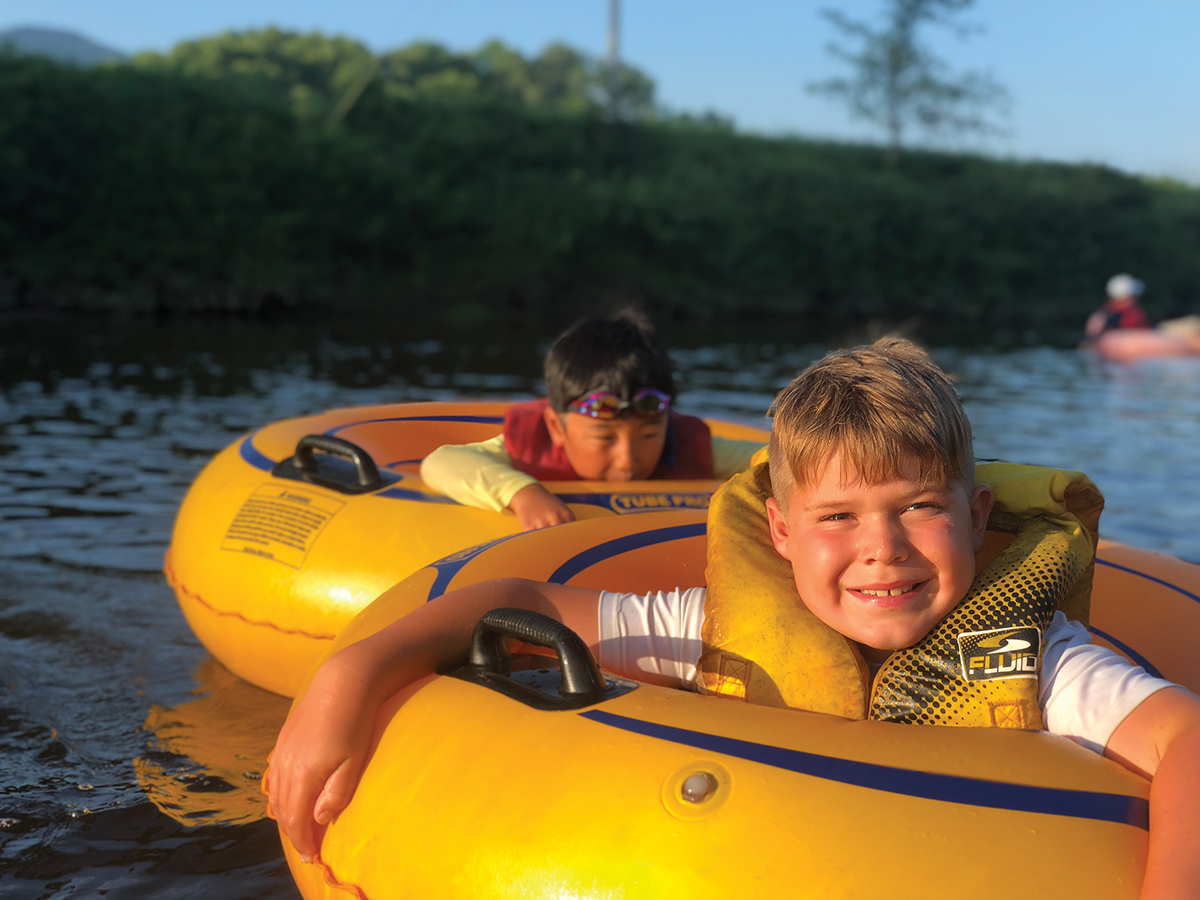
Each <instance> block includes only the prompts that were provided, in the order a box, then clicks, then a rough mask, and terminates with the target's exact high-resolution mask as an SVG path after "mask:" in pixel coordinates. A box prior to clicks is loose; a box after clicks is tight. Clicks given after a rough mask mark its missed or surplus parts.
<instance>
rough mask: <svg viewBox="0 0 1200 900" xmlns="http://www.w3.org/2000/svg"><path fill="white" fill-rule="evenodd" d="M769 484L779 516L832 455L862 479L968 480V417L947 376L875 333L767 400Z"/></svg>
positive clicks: (908, 346) (897, 341) (910, 348)
mask: <svg viewBox="0 0 1200 900" xmlns="http://www.w3.org/2000/svg"><path fill="white" fill-rule="evenodd" d="M770 414H771V415H773V416H774V419H775V421H774V425H773V427H772V429H771V464H770V471H771V490H772V493H774V495H775V500H776V502H777V503H779V505H780V507H781V508H782V509H783V511H784V512H785V513H786V512H787V508H788V501H789V500H790V499H791V496H792V492H793V491H794V490H795V488H796V487H797V486H800V487H809V486H811V485H813V484H815V483H816V482H817V481H818V480H819V479H820V478H821V473H822V471H823V470H824V468H825V465H826V464H827V463H828V461H829V459H830V457H831V456H832V455H833V454H835V453H836V454H838V455H839V457H840V459H841V461H842V466H843V471H846V472H854V473H857V474H858V476H859V477H860V478H861V479H862V480H863V481H864V482H866V483H868V484H876V483H879V482H882V481H887V480H890V479H892V478H899V477H910V476H911V475H912V473H913V470H914V469H915V472H916V477H917V479H918V480H919V481H921V482H922V483H926V484H938V485H940V486H944V485H949V484H952V483H954V482H960V483H963V484H966V485H967V486H968V487H971V486H973V484H974V481H975V458H974V451H973V449H972V444H971V424H970V422H968V421H967V414H966V412H964V410H963V407H962V402H961V401H960V400H959V398H958V394H956V393H955V392H954V386H953V385H952V384H951V383H950V379H949V378H947V377H946V374H945V373H944V372H943V371H942V370H941V369H939V368H938V367H937V366H936V365H935V364H934V362H933V360H932V359H930V358H929V355H928V354H927V353H926V352H925V351H924V350H922V349H921V348H920V347H918V346H917V345H916V344H914V343H912V342H911V341H906V340H903V339H901V338H887V337H885V338H882V339H880V340H878V341H876V342H875V343H874V344H872V345H870V346H869V347H855V348H854V349H852V350H839V351H837V352H835V353H830V354H828V355H827V356H826V357H825V358H824V359H821V360H818V361H817V362H815V363H813V364H812V365H811V366H809V367H808V368H806V369H805V370H804V371H803V372H801V373H800V374H799V375H797V376H796V378H795V379H794V380H793V381H792V383H791V384H789V385H788V386H787V387H786V388H784V389H783V390H782V391H780V393H779V396H778V397H776V398H775V403H774V404H772V406H771V411H770Z"/></svg>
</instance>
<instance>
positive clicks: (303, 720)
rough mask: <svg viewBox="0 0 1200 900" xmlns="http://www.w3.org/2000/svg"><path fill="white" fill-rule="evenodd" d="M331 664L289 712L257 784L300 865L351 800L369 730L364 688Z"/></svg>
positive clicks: (333, 661)
mask: <svg viewBox="0 0 1200 900" xmlns="http://www.w3.org/2000/svg"><path fill="white" fill-rule="evenodd" d="M337 660H338V657H336V656H335V657H333V658H332V659H331V660H330V661H329V662H328V663H326V664H325V665H324V666H323V667H322V668H321V670H320V671H319V672H318V673H317V675H316V677H315V678H314V679H313V681H312V684H310V685H309V687H308V690H306V691H305V692H304V694H303V695H302V696H301V697H300V699H299V700H298V701H297V703H296V705H295V706H294V707H293V708H292V711H291V714H290V715H289V716H288V719H287V722H286V723H284V726H283V730H282V731H280V732H279V739H278V741H277V742H276V744H275V749H274V750H273V751H272V752H271V757H270V765H269V766H268V768H267V771H266V774H265V775H264V776H263V781H262V789H263V791H264V792H265V793H266V794H267V796H268V798H269V801H268V804H267V812H268V813H269V814H270V815H271V816H272V817H273V818H275V819H276V820H278V822H279V827H280V828H281V829H282V831H283V833H284V834H285V835H287V838H288V840H290V841H291V842H292V844H293V846H295V848H296V850H297V852H298V853H299V854H300V856H301V857H302V858H303V859H304V860H305V861H306V862H307V861H310V860H311V859H312V857H313V856H314V855H315V854H316V853H317V851H318V850H319V849H320V847H321V838H322V837H323V836H324V832H325V826H326V825H327V824H329V822H330V821H332V820H333V818H334V816H336V815H337V814H338V813H339V812H341V811H342V810H343V809H345V807H346V805H347V804H348V803H349V802H350V798H351V797H352V796H354V789H355V788H356V787H357V786H358V780H359V777H360V776H361V775H362V770H363V766H364V765H365V764H366V759H367V754H368V752H369V750H370V745H371V737H372V733H373V731H374V727H375V713H376V710H375V709H374V707H373V706H372V703H371V701H370V699H369V697H368V691H367V689H366V685H364V684H362V683H361V682H359V681H358V679H356V678H355V677H354V676H353V674H352V673H349V672H347V671H345V667H344V666H339V665H338V662H337Z"/></svg>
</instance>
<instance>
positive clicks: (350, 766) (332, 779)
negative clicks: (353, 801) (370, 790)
mask: <svg viewBox="0 0 1200 900" xmlns="http://www.w3.org/2000/svg"><path fill="white" fill-rule="evenodd" d="M360 769H361V766H360V765H359V764H358V762H357V760H354V759H346V760H343V761H342V764H341V765H340V766H338V767H337V768H336V769H335V770H334V772H333V774H332V775H330V776H329V780H328V781H326V782H325V787H324V788H323V789H322V791H321V794H320V796H319V797H317V803H316V806H315V807H314V810H313V818H314V819H315V820H316V822H317V824H318V825H327V824H329V822H330V821H332V819H333V817H334V816H336V815H337V814H338V813H340V812H341V811H342V810H343V809H345V808H346V806H347V805H348V804H349V803H350V798H351V797H353V796H354V789H355V788H356V787H357V786H358V778H359V775H360V774H361V772H360Z"/></svg>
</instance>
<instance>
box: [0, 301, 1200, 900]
mask: <svg viewBox="0 0 1200 900" xmlns="http://www.w3.org/2000/svg"><path fill="white" fill-rule="evenodd" d="M0 327H2V328H3V331H2V332H0V333H2V335H3V336H2V338H0V473H2V474H0V759H2V760H3V761H4V764H3V767H2V768H0V895H3V896H4V897H6V898H7V897H14V898H25V897H28V898H35V897H36V898H54V897H67V896H93V895H100V894H101V893H104V895H105V896H107V897H111V898H121V897H130V898H134V897H136V898H142V897H148V896H163V897H198V898H199V897H204V898H209V897H221V898H226V897H281V898H282V897H288V898H294V897H296V896H297V895H296V892H295V888H294V886H293V885H292V883H291V879H290V876H289V875H288V874H287V871H286V866H285V865H284V863H283V859H282V854H281V852H280V850H279V846H278V839H277V837H276V834H275V830H274V828H273V826H272V824H271V823H270V822H267V821H262V820H258V819H256V817H257V816H259V815H261V804H260V803H259V801H258V799H257V795H256V794H255V792H254V786H255V778H254V777H253V775H254V773H256V772H257V771H259V769H260V768H261V763H262V754H263V753H264V752H265V750H264V745H265V744H267V743H269V740H268V739H267V738H266V737H264V734H265V733H267V732H270V731H271V730H272V729H273V728H274V727H276V725H277V722H278V721H279V717H280V716H281V715H282V714H283V710H284V709H285V708H286V704H284V703H282V701H279V700H278V698H274V697H271V696H269V695H265V694H263V693H262V692H258V691H256V690H255V689H252V688H248V686H245V685H241V683H239V682H236V679H232V678H231V676H228V675H227V674H226V673H223V671H222V670H220V668H219V666H216V665H215V664H214V663H211V662H208V661H207V657H206V654H205V653H204V651H203V650H202V648H201V647H200V646H199V644H198V643H197V642H196V640H195V639H194V638H193V637H192V635H191V633H190V631H189V630H188V628H187V626H186V624H185V623H184V621H183V619H182V617H181V615H180V613H179V611H178V608H177V607H176V605H175V602H174V599H173V597H172V594H171V592H170V590H169V589H168V587H167V585H166V584H165V581H164V579H163V577H162V575H161V573H160V567H161V563H162V556H163V553H164V551H165V550H166V545H167V542H168V540H169V537H170V529H171V523H172V520H173V517H174V513H175V510H176V508H177V507H178V504H179V502H180V500H181V499H182V496H183V493H184V491H185V490H186V488H187V485H188V484H189V483H190V482H191V480H192V478H194V477H195V475H196V473H197V472H198V471H199V469H200V468H201V466H202V465H203V464H204V461H205V460H206V459H207V458H208V456H209V455H211V454H212V453H213V452H214V451H215V450H217V449H219V448H220V447H222V446H225V445H226V444H228V443H229V442H231V441H232V440H233V439H234V438H235V437H236V436H237V435H238V434H240V433H242V432H244V431H246V430H249V429H251V428H253V427H255V426H256V425H258V424H261V423H264V422H268V421H271V420H274V419H278V418H281V417H285V416H295V415H301V414H304V413H310V412H315V411H318V410H321V409H325V408H328V407H332V406H344V405H354V404H366V403H384V402H395V401H401V400H418V399H447V398H453V397H461V396H480V395H490V396H532V395H534V394H535V393H537V392H538V391H539V390H540V384H539V371H540V361H539V350H540V349H544V347H542V348H539V347H538V346H537V345H535V344H534V343H533V342H531V341H530V340H528V339H526V338H524V337H523V336H519V335H493V336H488V337H487V338H486V339H483V340H476V341H473V342H462V341H460V342H454V341H447V340H430V339H426V338H421V337H414V336H413V335H406V334H404V333H403V331H402V329H399V328H396V329H394V330H392V331H390V332H389V331H388V330H387V328H381V327H371V328H363V327H359V326H354V325H353V324H352V323H344V324H342V325H340V326H334V325H328V324H326V325H323V326H322V327H321V328H319V329H314V328H310V329H307V330H306V329H304V328H301V327H299V326H295V325H284V324H277V325H264V324H262V323H255V322H240V321H236V320H234V321H212V322H205V321H201V322H188V323H166V324H155V323H153V322H143V321H137V322H133V323H114V322H112V321H108V320H96V321H95V322H91V323H88V322H84V323H82V325H81V324H80V323H72V324H71V325H70V326H68V325H67V324H65V323H47V322H45V321H42V320H28V321H23V322H22V321H3V322H0ZM364 335H370V338H369V339H368V338H364ZM821 352H822V351H821V348H819V347H815V346H810V347H798V348H796V347H786V346H777V345H769V344H764V343H761V342H759V343H743V344H736V345H724V346H716V347H702V348H696V349H685V350H678V351H677V352H676V353H675V356H676V359H677V362H678V363H679V369H680V383H681V387H682V388H683V390H684V394H683V397H682V398H681V406H682V407H683V408H684V409H685V411H689V412H699V413H704V414H709V415H714V416H718V417H725V418H730V419H734V420H738V421H742V422H747V423H754V424H761V423H762V418H761V417H762V414H763V412H764V410H765V409H766V408H767V406H768V405H769V403H770V400H771V398H772V396H773V395H774V393H775V392H776V391H777V390H778V389H779V388H780V387H782V386H783V385H784V384H786V383H787V381H788V380H789V379H790V377H791V376H792V375H793V374H794V373H795V371H796V370H798V369H799V368H800V367H802V366H803V365H805V364H806V363H807V362H809V361H811V360H812V359H814V358H815V357H816V356H818V355H819V354H820V353H821ZM936 355H937V357H938V359H939V361H940V362H942V364H943V365H945V366H946V367H947V369H948V370H949V371H951V372H953V373H954V374H955V376H956V378H957V379H958V384H959V388H960V391H961V393H962V395H963V397H964V400H965V402H966V404H967V408H968V411H969V412H970V414H971V417H972V420H973V422H974V426H975V432H976V449H977V452H978V455H980V456H981V457H989V458H1005V459H1012V460H1016V461H1023V462H1033V463H1043V464H1048V465H1056V466H1063V467H1070V468H1076V469H1080V470H1083V471H1086V472H1088V473H1089V474H1090V475H1091V476H1092V477H1093V479H1095V481H1096V482H1097V483H1098V484H1099V485H1100V487H1101V488H1102V489H1103V491H1104V492H1105V494H1106V495H1107V498H1108V508H1107V511H1106V512H1105V514H1104V519H1103V527H1104V531H1105V532H1106V534H1107V535H1109V536H1111V537H1113V538H1116V539H1118V540H1121V541H1125V542H1127V543H1130V544H1135V545H1138V546H1142V547H1147V548H1150V549H1156V550H1163V551H1166V552H1170V553H1174V554H1177V555H1179V556H1182V557H1184V558H1187V559H1191V560H1194V561H1200V453H1197V451H1196V447H1200V359H1193V360H1164V361H1160V362H1155V363H1144V364H1141V365H1138V366H1136V367H1131V368H1120V367H1115V366H1109V365H1101V364H1099V363H1096V362H1094V361H1090V360H1089V359H1087V358H1085V357H1084V356H1082V355H1080V354H1078V353H1075V352H1074V351H1064V350H1051V349H1042V348H1033V349H1027V350H1021V351H1016V352H1011V353H995V354H993V353H984V352H966V351H957V350H946V351H939V352H938V353H937V354H936ZM197 689H199V690H200V691H201V695H200V696H197V695H196V694H195V693H194V692H195V691H196V690H197ZM230 716H233V717H234V718H240V719H242V720H252V721H253V724H254V726H255V727H252V728H249V729H236V730H234V729H227V728H226V727H225V726H223V725H221V724H219V723H222V722H226V721H228V720H229V717H230ZM201 755H205V756H209V757H211V759H209V760H208V762H209V764H210V766H212V768H211V769H210V770H208V771H199V770H197V768H196V766H195V765H194V761H193V760H191V759H190V758H189V756H201ZM135 760H139V762H138V763H137V765H136V766H135V762H134V761H135ZM247 773H249V774H247ZM139 777H140V778H141V782H139ZM143 783H144V784H145V785H148V786H149V788H150V793H149V795H148V794H147V790H146V787H145V786H144V784H143ZM222 798H224V800H223V799H222ZM235 800H236V801H237V802H236V804H235V802H234V801H235ZM223 803H224V804H227V806H223V805H222V804H223ZM156 804H157V805H156ZM238 804H240V805H238ZM234 806H236V808H237V810H240V812H237V814H236V815H230V816H228V817H226V818H220V817H218V816H217V815H216V814H213V813H212V811H213V810H224V811H225V812H226V813H228V811H229V809H230V808H232V807H234ZM164 810H165V812H164ZM219 818H220V821H218V819H219ZM230 819H233V820H235V821H234V824H228V823H229V822H230ZM184 822H191V823H193V824H183V823H184ZM221 822H224V823H226V824H221Z"/></svg>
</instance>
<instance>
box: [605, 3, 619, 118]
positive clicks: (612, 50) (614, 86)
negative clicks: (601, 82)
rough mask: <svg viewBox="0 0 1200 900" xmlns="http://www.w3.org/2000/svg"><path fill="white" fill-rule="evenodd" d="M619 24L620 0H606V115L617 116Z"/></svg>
mask: <svg viewBox="0 0 1200 900" xmlns="http://www.w3.org/2000/svg"><path fill="white" fill-rule="evenodd" d="M620 24H621V0H608V73H607V74H608V115H609V118H611V119H614V120H615V119H616V118H617V94H618V92H619V90H620V76H619V70H620V65H621V61H620V56H619V53H618V35H619V33H620Z"/></svg>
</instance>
